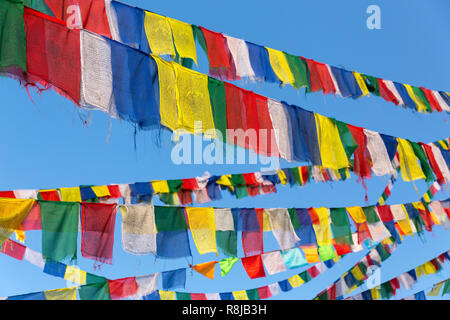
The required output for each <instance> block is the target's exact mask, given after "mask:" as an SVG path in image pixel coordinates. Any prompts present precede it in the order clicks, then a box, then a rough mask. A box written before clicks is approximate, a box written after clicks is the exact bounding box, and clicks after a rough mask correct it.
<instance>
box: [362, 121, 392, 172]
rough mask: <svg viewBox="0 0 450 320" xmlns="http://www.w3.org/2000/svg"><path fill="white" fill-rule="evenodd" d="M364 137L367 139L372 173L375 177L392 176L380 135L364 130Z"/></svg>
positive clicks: (387, 155) (389, 162)
mask: <svg viewBox="0 0 450 320" xmlns="http://www.w3.org/2000/svg"><path fill="white" fill-rule="evenodd" d="M364 135H365V136H366V139H367V149H368V151H369V154H370V158H371V160H372V168H371V169H372V172H373V173H374V174H375V175H377V176H383V175H390V174H393V173H394V168H393V167H392V163H391V160H390V158H389V154H388V152H387V149H386V146H385V145H384V142H383V139H382V138H381V136H380V134H379V133H377V132H375V131H371V130H368V129H364Z"/></svg>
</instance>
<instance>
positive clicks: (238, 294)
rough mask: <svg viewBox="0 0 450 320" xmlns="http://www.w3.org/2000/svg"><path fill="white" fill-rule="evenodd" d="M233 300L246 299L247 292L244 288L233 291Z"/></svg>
mask: <svg viewBox="0 0 450 320" xmlns="http://www.w3.org/2000/svg"><path fill="white" fill-rule="evenodd" d="M233 297H234V300H248V296H247V292H246V291H245V290H242V291H233Z"/></svg>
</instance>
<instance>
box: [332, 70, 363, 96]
mask: <svg viewBox="0 0 450 320" xmlns="http://www.w3.org/2000/svg"><path fill="white" fill-rule="evenodd" d="M330 70H331V72H332V76H333V77H334V79H335V80H336V83H337V86H336V87H338V88H336V89H339V92H340V95H341V96H342V97H352V98H353V99H357V98H359V97H360V96H361V95H362V91H361V89H360V87H359V85H358V82H357V81H356V79H355V76H354V75H353V73H352V72H351V71H347V70H345V69H341V68H336V67H333V66H330Z"/></svg>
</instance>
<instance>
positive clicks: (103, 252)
mask: <svg viewBox="0 0 450 320" xmlns="http://www.w3.org/2000/svg"><path fill="white" fill-rule="evenodd" d="M115 223H116V204H105V203H82V204H81V253H82V255H83V257H85V258H88V259H94V260H96V261H99V262H101V263H109V264H111V263H112V257H113V247H114V227H115Z"/></svg>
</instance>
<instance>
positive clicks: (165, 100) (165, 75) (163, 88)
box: [152, 55, 178, 131]
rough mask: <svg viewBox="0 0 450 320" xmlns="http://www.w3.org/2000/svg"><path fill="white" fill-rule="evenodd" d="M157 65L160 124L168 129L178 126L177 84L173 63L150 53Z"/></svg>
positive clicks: (174, 128)
mask: <svg viewBox="0 0 450 320" xmlns="http://www.w3.org/2000/svg"><path fill="white" fill-rule="evenodd" d="M152 57H153V58H154V59H155V61H156V65H157V66H158V77H159V113H160V116H161V124H162V125H163V126H165V127H167V128H169V129H171V130H172V131H173V130H176V129H177V127H178V106H177V86H176V76H175V70H174V69H173V64H172V63H170V62H167V61H165V60H163V59H161V58H159V57H157V56H154V55H152Z"/></svg>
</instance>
